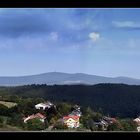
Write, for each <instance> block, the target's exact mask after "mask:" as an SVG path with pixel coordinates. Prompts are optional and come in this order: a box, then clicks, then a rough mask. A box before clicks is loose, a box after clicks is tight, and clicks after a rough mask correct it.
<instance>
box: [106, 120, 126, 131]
mask: <svg viewBox="0 0 140 140" xmlns="http://www.w3.org/2000/svg"><path fill="white" fill-rule="evenodd" d="M122 130H123V126H122V125H121V123H120V122H115V123H113V124H109V126H108V127H107V131H122Z"/></svg>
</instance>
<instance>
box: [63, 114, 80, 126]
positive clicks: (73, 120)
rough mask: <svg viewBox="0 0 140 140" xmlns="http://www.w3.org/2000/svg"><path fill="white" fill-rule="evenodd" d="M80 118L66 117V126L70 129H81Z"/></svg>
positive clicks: (64, 118)
mask: <svg viewBox="0 0 140 140" xmlns="http://www.w3.org/2000/svg"><path fill="white" fill-rule="evenodd" d="M79 118H80V117H79V116H64V117H63V121H64V124H65V125H67V127H69V128H77V127H79Z"/></svg>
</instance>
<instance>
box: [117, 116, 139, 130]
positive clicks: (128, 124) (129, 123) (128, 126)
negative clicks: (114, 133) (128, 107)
mask: <svg viewBox="0 0 140 140" xmlns="http://www.w3.org/2000/svg"><path fill="white" fill-rule="evenodd" d="M120 123H121V125H122V126H123V131H137V124H136V122H134V121H133V120H132V119H123V120H121V121H120Z"/></svg>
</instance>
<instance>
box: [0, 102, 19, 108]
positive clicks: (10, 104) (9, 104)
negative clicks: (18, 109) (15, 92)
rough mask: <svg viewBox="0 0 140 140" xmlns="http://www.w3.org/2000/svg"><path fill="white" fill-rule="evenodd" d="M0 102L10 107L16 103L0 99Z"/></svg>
mask: <svg viewBox="0 0 140 140" xmlns="http://www.w3.org/2000/svg"><path fill="white" fill-rule="evenodd" d="M0 104H2V105H4V106H6V107H8V108H11V107H13V106H16V105H17V103H13V102H5V101H0Z"/></svg>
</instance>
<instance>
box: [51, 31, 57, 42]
mask: <svg viewBox="0 0 140 140" xmlns="http://www.w3.org/2000/svg"><path fill="white" fill-rule="evenodd" d="M50 37H51V39H52V40H55V41H56V40H58V33H57V32H51V33H50Z"/></svg>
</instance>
